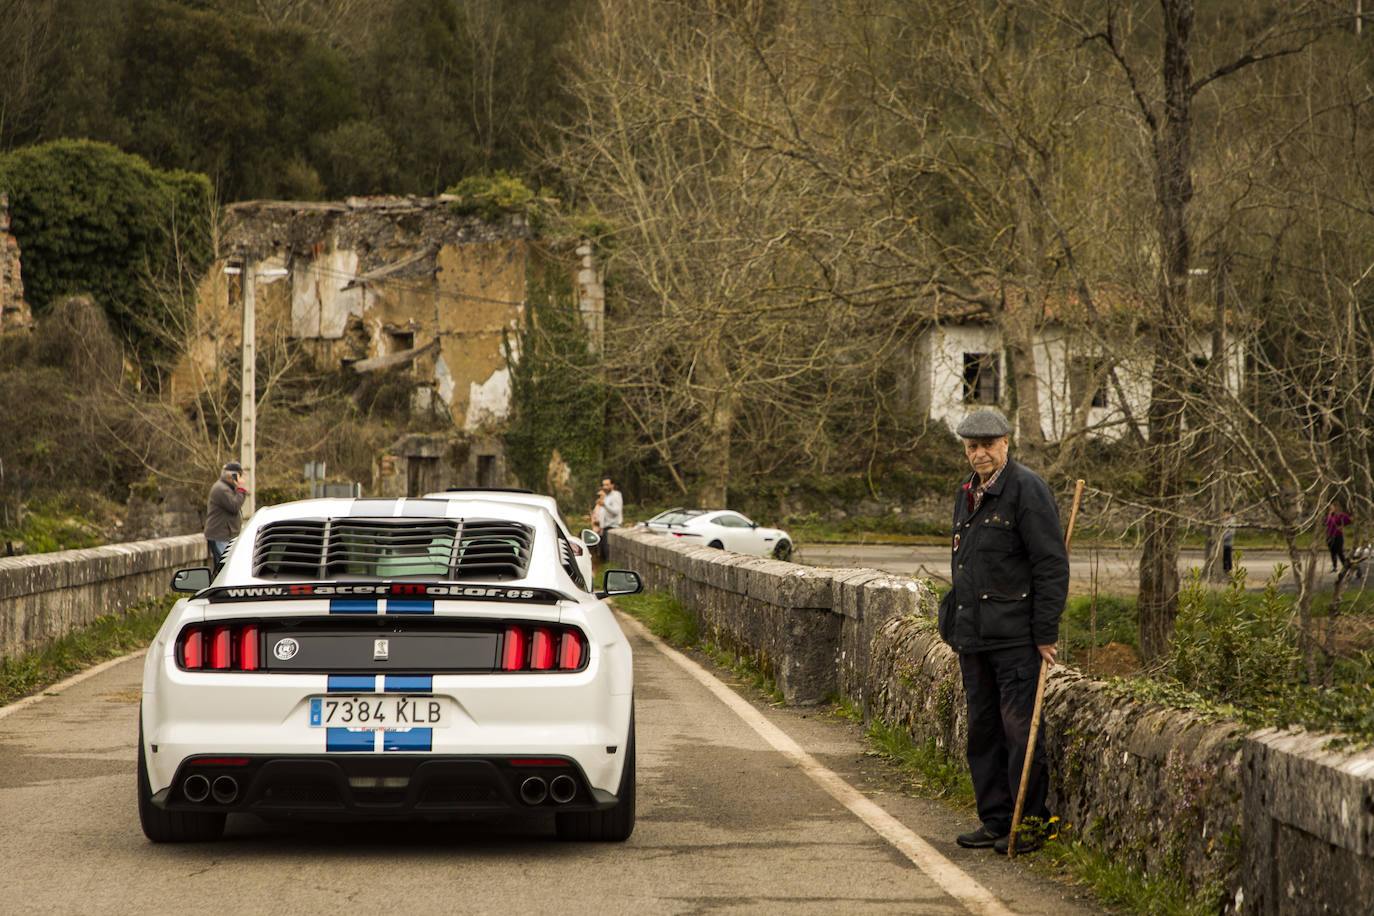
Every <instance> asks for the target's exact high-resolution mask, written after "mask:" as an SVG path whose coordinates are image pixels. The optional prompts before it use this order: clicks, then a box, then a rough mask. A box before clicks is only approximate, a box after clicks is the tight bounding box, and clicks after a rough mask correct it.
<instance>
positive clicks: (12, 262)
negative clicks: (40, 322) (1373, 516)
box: [0, 193, 33, 334]
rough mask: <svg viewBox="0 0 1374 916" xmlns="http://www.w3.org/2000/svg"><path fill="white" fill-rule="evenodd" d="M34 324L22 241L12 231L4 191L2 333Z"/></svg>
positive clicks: (0, 211)
mask: <svg viewBox="0 0 1374 916" xmlns="http://www.w3.org/2000/svg"><path fill="white" fill-rule="evenodd" d="M32 327H33V313H32V312H31V311H30V310H29V304H28V303H27V302H25V301H24V275H23V271H22V270H21V266H20V263H19V241H18V239H16V238H15V237H14V234H13V233H11V232H10V199H9V196H8V195H7V194H3V193H0V334H3V333H5V332H7V331H27V330H30V329H32Z"/></svg>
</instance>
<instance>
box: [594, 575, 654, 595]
mask: <svg viewBox="0 0 1374 916" xmlns="http://www.w3.org/2000/svg"><path fill="white" fill-rule="evenodd" d="M642 591H644V582H643V581H642V580H641V579H640V578H639V573H637V572H635V571H634V570H632V569H608V570H606V578H605V579H603V580H602V587H601V591H599V592H597V593H596V597H598V598H610V597H613V596H615V595H637V594H639V593H640V592H642Z"/></svg>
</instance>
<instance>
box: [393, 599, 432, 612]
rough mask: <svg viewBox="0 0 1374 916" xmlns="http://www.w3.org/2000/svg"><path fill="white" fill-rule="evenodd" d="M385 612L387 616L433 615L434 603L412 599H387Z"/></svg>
mask: <svg viewBox="0 0 1374 916" xmlns="http://www.w3.org/2000/svg"><path fill="white" fill-rule="evenodd" d="M386 612H387V613H388V614H433V613H434V601H433V600H429V601H420V600H417V599H412V598H388V599H387V600H386Z"/></svg>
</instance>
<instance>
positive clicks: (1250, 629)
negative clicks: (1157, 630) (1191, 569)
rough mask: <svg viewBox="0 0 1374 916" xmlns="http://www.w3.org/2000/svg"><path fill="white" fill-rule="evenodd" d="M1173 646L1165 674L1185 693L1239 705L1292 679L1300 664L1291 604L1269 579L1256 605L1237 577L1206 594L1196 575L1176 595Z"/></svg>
mask: <svg viewBox="0 0 1374 916" xmlns="http://www.w3.org/2000/svg"><path fill="white" fill-rule="evenodd" d="M1178 604H1179V607H1178V619H1177V621H1176V622H1175V625H1174V640H1173V646H1172V649H1171V651H1170V653H1169V656H1168V661H1167V663H1166V665H1165V669H1164V674H1165V675H1166V676H1168V677H1169V678H1172V679H1173V680H1174V681H1176V682H1177V683H1178V684H1180V685H1182V686H1183V687H1185V688H1187V689H1189V690H1196V691H1199V692H1203V693H1206V694H1207V695H1208V696H1210V697H1212V698H1213V699H1215V700H1218V701H1222V702H1239V701H1243V700H1245V699H1246V698H1248V697H1253V696H1255V695H1256V694H1257V693H1258V694H1262V695H1267V694H1268V693H1270V692H1271V690H1272V688H1273V687H1274V686H1275V685H1278V684H1282V683H1285V682H1288V681H1290V680H1292V679H1293V677H1294V676H1295V674H1296V673H1297V670H1298V663H1299V661H1300V657H1299V652H1298V647H1297V642H1296V640H1295V639H1294V633H1293V631H1292V629H1291V628H1290V627H1289V625H1288V620H1289V617H1290V613H1291V612H1290V608H1289V602H1288V601H1287V600H1285V599H1284V598H1283V597H1282V596H1281V595H1280V594H1279V592H1278V582H1277V579H1276V578H1270V580H1269V582H1268V584H1267V585H1266V587H1265V590H1264V592H1263V594H1262V595H1260V596H1259V598H1258V600H1256V599H1255V598H1253V597H1252V596H1249V595H1247V594H1246V592H1245V580H1244V578H1243V577H1242V576H1241V575H1239V574H1237V575H1236V576H1233V577H1232V579H1231V581H1230V582H1229V583H1228V584H1227V586H1226V588H1224V589H1222V590H1221V591H1219V592H1211V591H1209V590H1208V589H1207V588H1206V586H1205V585H1203V583H1202V579H1201V577H1200V576H1198V575H1194V576H1193V577H1192V578H1191V579H1190V580H1189V581H1188V583H1187V584H1186V585H1185V586H1184V588H1183V590H1182V592H1180V594H1179V602H1178Z"/></svg>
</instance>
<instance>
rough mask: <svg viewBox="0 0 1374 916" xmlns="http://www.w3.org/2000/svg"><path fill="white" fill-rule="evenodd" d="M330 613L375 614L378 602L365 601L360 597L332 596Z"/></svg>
mask: <svg viewBox="0 0 1374 916" xmlns="http://www.w3.org/2000/svg"><path fill="white" fill-rule="evenodd" d="M329 613H331V614H375V613H377V602H376V601H364V600H361V599H358V598H331V599H329Z"/></svg>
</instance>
